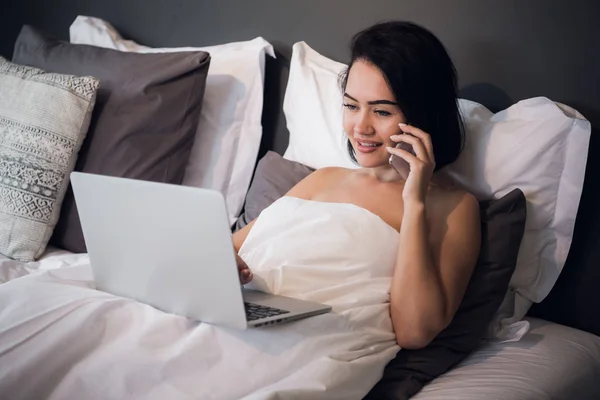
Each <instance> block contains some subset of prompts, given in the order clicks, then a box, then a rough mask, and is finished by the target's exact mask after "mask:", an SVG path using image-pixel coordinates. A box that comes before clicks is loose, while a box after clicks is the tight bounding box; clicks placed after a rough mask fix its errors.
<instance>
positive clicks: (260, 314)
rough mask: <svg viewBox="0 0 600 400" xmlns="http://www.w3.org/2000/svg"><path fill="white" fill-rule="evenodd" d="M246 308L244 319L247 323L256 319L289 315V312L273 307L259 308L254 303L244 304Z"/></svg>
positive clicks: (259, 306)
mask: <svg viewBox="0 0 600 400" xmlns="http://www.w3.org/2000/svg"><path fill="white" fill-rule="evenodd" d="M244 307H245V308H246V319H247V320H248V321H256V320H257V319H261V318H267V317H274V316H275V315H282V314H289V311H286V310H280V309H279V308H275V307H267V306H261V305H258V304H254V303H246V302H244Z"/></svg>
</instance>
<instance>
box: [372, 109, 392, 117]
mask: <svg viewBox="0 0 600 400" xmlns="http://www.w3.org/2000/svg"><path fill="white" fill-rule="evenodd" d="M375 113H376V114H377V115H380V116H382V117H389V116H390V115H392V113H391V112H389V111H384V110H375Z"/></svg>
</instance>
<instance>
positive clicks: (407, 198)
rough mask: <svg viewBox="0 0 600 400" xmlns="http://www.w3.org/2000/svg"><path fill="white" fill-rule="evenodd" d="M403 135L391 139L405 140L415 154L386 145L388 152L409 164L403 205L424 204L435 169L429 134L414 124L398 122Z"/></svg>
mask: <svg viewBox="0 0 600 400" xmlns="http://www.w3.org/2000/svg"><path fill="white" fill-rule="evenodd" d="M399 126H400V129H401V130H402V131H403V132H404V134H403V135H394V136H392V137H391V139H392V140H393V141H394V142H396V143H400V142H405V143H408V144H410V145H411V146H412V148H413V151H414V152H415V155H413V154H411V153H410V152H408V151H406V150H402V149H398V148H395V147H388V152H389V153H390V154H395V155H397V156H398V157H401V158H402V159H404V160H405V161H406V162H407V163H408V164H409V165H410V173H409V174H408V178H407V179H406V183H405V185H404V191H403V192H402V198H403V199H404V203H405V205H406V204H407V203H408V204H412V203H421V204H425V197H426V196H427V188H428V187H429V181H430V180H431V177H432V176H433V171H434V169H435V157H434V155H433V145H432V144H431V136H429V134H428V133H426V132H423V131H422V130H421V129H419V128H416V127H414V126H410V125H406V124H399Z"/></svg>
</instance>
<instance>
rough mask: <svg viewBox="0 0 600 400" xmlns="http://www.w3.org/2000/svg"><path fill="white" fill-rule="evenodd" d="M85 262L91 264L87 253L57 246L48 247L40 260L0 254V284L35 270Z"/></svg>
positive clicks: (45, 269) (83, 263)
mask: <svg viewBox="0 0 600 400" xmlns="http://www.w3.org/2000/svg"><path fill="white" fill-rule="evenodd" d="M85 264H89V259H88V256H87V254H74V253H70V252H68V251H66V250H61V249H57V248H55V247H48V248H47V249H46V251H45V252H44V254H43V255H42V257H40V259H39V260H38V261H32V262H20V261H16V260H12V259H10V258H8V257H6V256H4V255H2V254H0V284H2V283H5V282H8V281H10V280H12V279H16V278H18V277H20V276H25V275H29V274H31V273H33V272H40V271H48V270H53V269H58V268H62V267H68V266H73V265H85Z"/></svg>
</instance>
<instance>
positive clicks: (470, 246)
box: [390, 194, 481, 348]
mask: <svg viewBox="0 0 600 400" xmlns="http://www.w3.org/2000/svg"><path fill="white" fill-rule="evenodd" d="M453 203H454V205H455V206H454V207H453V208H452V210H449V212H448V213H447V216H446V217H445V218H444V217H442V218H435V219H436V221H433V223H436V224H438V228H437V229H435V231H436V232H433V231H434V230H433V229H430V228H429V225H430V224H428V222H427V218H426V215H425V205H424V204H410V205H409V204H405V208H404V218H403V220H402V226H401V228H400V237H399V244H398V256H397V261H396V267H395V271H394V276H393V280H392V286H391V292H390V298H391V306H390V312H391V317H392V322H393V326H394V331H395V333H396V338H397V341H398V344H399V345H400V346H401V347H405V348H421V347H425V346H426V345H427V344H429V343H430V342H431V341H432V340H433V339H434V338H435V337H436V336H437V335H438V334H439V333H440V332H441V331H442V330H443V329H444V328H445V327H446V326H448V324H449V323H450V321H451V320H452V318H453V316H454V314H455V312H456V310H457V308H458V306H459V305H460V302H461V300H462V297H463V295H464V292H465V290H466V287H467V285H468V283H469V279H470V277H471V274H472V272H473V269H474V267H475V264H476V262H477V257H478V254H479V246H480V234H481V228H480V223H479V205H478V203H477V200H476V199H475V198H474V197H473V196H471V195H469V194H464V195H461V196H460V198H458V199H456V200H455V201H454V202H453ZM440 226H441V227H442V228H439V227H440ZM437 231H439V232H437ZM432 233H433V234H432Z"/></svg>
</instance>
